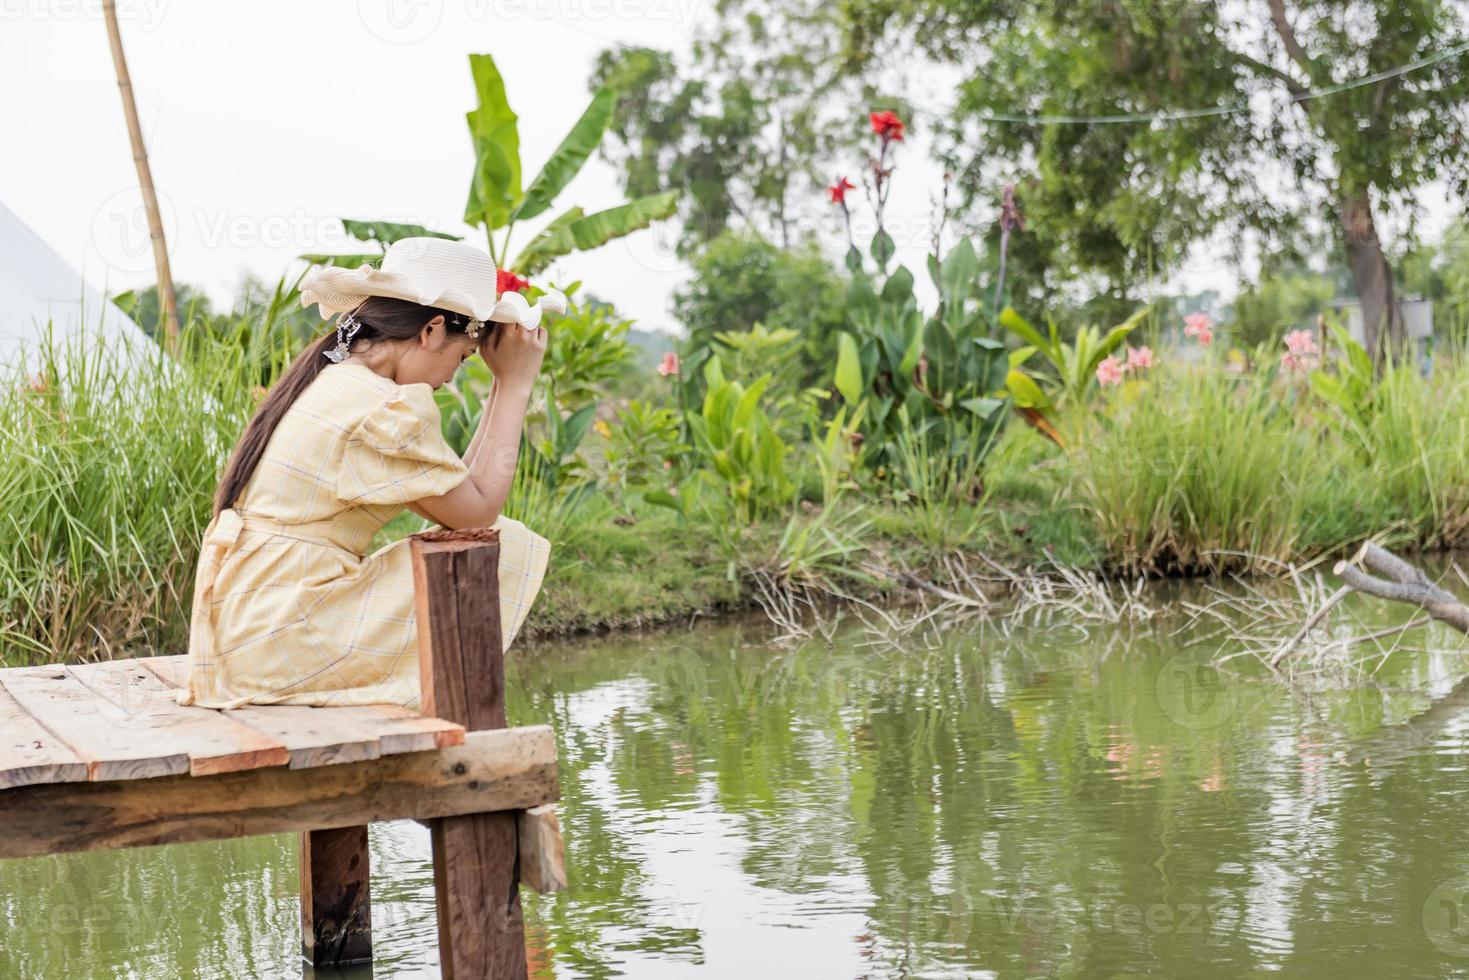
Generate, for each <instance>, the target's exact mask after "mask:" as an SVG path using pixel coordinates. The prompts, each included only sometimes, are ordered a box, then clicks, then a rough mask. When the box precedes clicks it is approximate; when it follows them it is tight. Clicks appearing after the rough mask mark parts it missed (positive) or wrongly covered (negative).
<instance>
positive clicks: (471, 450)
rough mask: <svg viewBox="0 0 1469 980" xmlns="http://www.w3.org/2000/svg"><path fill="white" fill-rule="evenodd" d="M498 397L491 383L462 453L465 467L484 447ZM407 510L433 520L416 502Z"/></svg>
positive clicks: (472, 461) (495, 388) (494, 384)
mask: <svg viewBox="0 0 1469 980" xmlns="http://www.w3.org/2000/svg"><path fill="white" fill-rule="evenodd" d="M499 395H500V385H499V383H498V382H496V383H492V384H491V385H490V400H489V401H488V402H486V403H485V404H484V406H483V407H482V408H481V409H480V413H479V424H478V425H476V426H475V427H474V435H473V436H471V437H470V439H469V447H468V448H467V449H466V450H465V451H464V463H465V465H466V466H471V467H472V466H473V465H474V461H475V459H477V458H478V457H479V450H480V446H482V445H484V441H485V433H486V432H489V431H490V415H491V414H493V413H494V411H495V399H496V398H498V397H499ZM408 509H409V510H411V511H413V513H415V514H417V515H418V516H419V517H422V518H423V519H424V520H428V521H432V520H433V518H432V517H430V516H429V515H428V512H427V511H425V510H424V509H423V507H422V506H421V505H420V504H419V503H418V501H416V500H415V501H413V502H412V503H410V504H408Z"/></svg>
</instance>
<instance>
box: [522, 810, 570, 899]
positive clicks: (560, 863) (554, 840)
mask: <svg viewBox="0 0 1469 980" xmlns="http://www.w3.org/2000/svg"><path fill="white" fill-rule="evenodd" d="M517 817H518V819H519V825H518V827H517V832H518V834H519V837H520V880H521V881H522V882H524V883H525V884H526V886H528V887H530V888H534V889H535V890H536V891H538V892H540V893H541V894H542V895H549V894H550V893H551V892H559V891H561V890H562V889H563V888H565V887H566V850H565V846H564V845H563V844H562V841H561V822H560V821H559V820H557V819H556V806H555V804H552V803H546V804H544V805H542V806H537V807H531V808H530V809H529V810H522V811H520V813H519V814H518V815H517Z"/></svg>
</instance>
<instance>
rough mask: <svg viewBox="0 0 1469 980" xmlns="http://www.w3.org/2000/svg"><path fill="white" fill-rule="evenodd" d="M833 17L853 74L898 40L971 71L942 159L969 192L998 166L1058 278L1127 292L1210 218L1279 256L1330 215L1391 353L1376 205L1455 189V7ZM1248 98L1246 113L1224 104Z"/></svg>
mask: <svg viewBox="0 0 1469 980" xmlns="http://www.w3.org/2000/svg"><path fill="white" fill-rule="evenodd" d="M844 11H845V16H846V18H847V24H846V37H847V42H848V61H847V64H848V68H849V70H859V69H860V70H869V69H870V68H871V67H872V66H873V64H874V63H875V62H880V61H882V60H883V57H884V53H885V52H886V51H887V50H888V47H889V45H890V44H891V43H892V39H893V38H894V37H896V36H898V35H903V34H911V35H912V36H915V37H918V38H919V43H920V44H921V45H922V47H923V49H924V50H925V52H926V53H927V54H929V55H932V56H935V57H938V58H941V59H943V60H946V61H949V62H952V63H954V64H956V65H960V66H963V67H964V68H965V69H966V70H967V72H968V77H967V78H966V79H965V80H964V81H963V82H961V84H960V85H959V89H958V102H957V105H956V106H954V107H953V109H952V111H945V112H943V113H941V114H940V118H939V123H940V128H941V130H942V132H943V133H944V138H943V142H944V144H945V150H944V155H945V157H946V160H947V162H948V163H949V164H950V166H951V167H953V169H954V170H955V171H956V173H957V175H958V179H959V186H960V188H961V191H962V192H963V195H964V198H965V201H966V203H968V202H972V201H974V200H976V199H980V198H988V197H990V196H992V195H993V188H994V187H995V186H996V185H997V178H1002V177H1004V176H1010V177H1012V178H1013V176H1014V175H1016V174H1029V175H1030V177H1029V179H1028V180H1027V181H1026V182H1025V183H1024V185H1023V198H1024V205H1025V213H1026V219H1027V222H1028V225H1029V227H1030V230H1031V231H1032V233H1033V234H1034V236H1035V237H1036V238H1038V239H1040V240H1042V241H1052V242H1055V248H1054V251H1053V253H1052V255H1051V256H1050V259H1051V263H1052V265H1053V274H1054V275H1056V276H1061V277H1072V276H1076V275H1079V274H1085V273H1088V272H1100V273H1102V274H1103V275H1105V276H1106V277H1108V278H1109V279H1111V280H1113V281H1114V282H1116V283H1126V282H1128V281H1134V282H1135V281H1136V280H1137V279H1138V278H1139V277H1140V276H1141V275H1142V274H1144V273H1145V272H1146V271H1150V270H1151V268H1152V267H1154V266H1156V267H1158V268H1165V269H1166V268H1167V267H1169V266H1172V265H1174V264H1176V263H1177V261H1178V260H1179V259H1180V258H1181V257H1182V255H1183V254H1184V252H1185V250H1186V249H1187V248H1188V247H1189V246H1190V245H1191V244H1193V243H1195V242H1198V241H1201V240H1203V239H1204V238H1206V237H1207V236H1208V235H1210V234H1211V233H1213V232H1215V231H1218V230H1227V231H1229V232H1231V233H1232V234H1233V237H1234V240H1235V242H1236V244H1238V243H1239V242H1241V241H1242V238H1243V233H1244V232H1245V231H1247V230H1253V231H1256V232H1260V233H1262V236H1263V240H1264V241H1265V242H1266V244H1267V245H1268V246H1270V247H1272V248H1274V247H1277V246H1279V245H1282V244H1284V245H1285V246H1287V247H1288V246H1289V245H1290V243H1291V242H1292V241H1294V240H1296V238H1297V235H1298V233H1299V232H1300V231H1301V230H1302V229H1303V228H1308V227H1310V226H1312V225H1318V226H1319V225H1320V224H1323V223H1325V224H1329V225H1330V226H1331V227H1332V228H1333V229H1334V233H1335V235H1336V237H1337V241H1338V242H1339V245H1340V249H1341V254H1342V258H1343V261H1344V264H1345V265H1346V266H1347V267H1348V268H1349V269H1350V271H1351V274H1352V280H1353V283H1354V286H1355V289H1356V291H1357V294H1358V295H1359V296H1360V298H1361V300H1362V304H1363V310H1364V313H1365V318H1366V321H1367V325H1368V329H1369V331H1370V332H1369V346H1375V344H1376V341H1377V339H1378V335H1379V328H1380V327H1385V330H1382V331H1381V333H1382V334H1383V335H1384V336H1385V337H1386V339H1387V340H1388V341H1389V342H1390V343H1391V344H1394V345H1397V344H1400V343H1401V341H1402V324H1401V321H1400V318H1399V316H1398V313H1397V309H1396V305H1395V303H1394V288H1393V277H1392V274H1391V268H1390V264H1389V260H1388V256H1387V254H1386V253H1385V251H1384V249H1383V246H1382V243H1381V241H1380V238H1379V233H1378V228H1379V216H1380V214H1381V212H1382V211H1383V209H1389V210H1391V209H1394V208H1401V207H1405V206H1406V207H1412V206H1414V205H1413V202H1414V197H1413V195H1414V192H1415V191H1417V190H1418V189H1419V188H1421V187H1423V186H1424V185H1426V184H1428V183H1430V182H1433V181H1437V180H1444V181H1447V182H1448V183H1449V184H1450V186H1451V187H1452V188H1453V190H1454V191H1455V192H1457V193H1459V194H1460V195H1462V194H1463V193H1464V192H1465V190H1466V186H1469V147H1466V145H1465V141H1464V139H1463V127H1464V117H1465V113H1464V108H1465V98H1466V95H1469V72H1466V70H1465V64H1464V60H1463V58H1462V57H1460V56H1459V55H1461V54H1462V51H1461V50H1460V47H1459V46H1460V45H1462V44H1463V43H1464V42H1465V38H1466V33H1465V7H1464V4H1462V3H1444V2H1442V0H1260V2H1259V3H1254V4H1249V5H1240V4H1219V3H1213V2H1207V0H1099V2H1095V3H1086V4H1077V3H1072V2H1069V0H1042V2H1037V3H1033V4H1014V3H1008V2H1004V0H978V2H976V0H873V2H871V3H867V4H862V5H855V4H848V5H845V7H844ZM920 28H921V30H920ZM1419 62H1423V63H1422V64H1421V65H1419V66H1418V67H1417V68H1416V69H1415V70H1412V71H1407V72H1401V73H1393V74H1391V75H1390V76H1389V77H1384V78H1381V79H1378V80H1375V81H1369V82H1368V83H1366V84H1361V85H1357V84H1354V82H1355V80H1358V79H1370V76H1373V75H1375V74H1377V73H1386V72H1392V71H1393V70H1395V69H1399V68H1401V67H1403V66H1410V65H1415V64H1417V63H1419ZM1246 102H1248V103H1249V104H1250V105H1251V106H1252V107H1253V111H1248V112H1242V111H1235V108H1236V107H1239V106H1240V105H1242V104H1244V103H1246ZM1193 109H1204V110H1205V111H1203V112H1198V113H1192V112H1188V111H1186V110H1193ZM1169 113H1173V115H1168V114H1169ZM1134 114H1137V115H1141V116H1143V117H1144V118H1142V119H1135V118H1134ZM1155 114H1164V115H1163V116H1162V117H1161V118H1154V116H1155ZM1036 116H1046V117H1054V116H1065V117H1095V116H1111V117H1114V119H1113V120H1111V121H1106V120H1093V121H1084V122H1076V123H1071V124H1060V123H1056V122H1050V121H1041V120H1037V119H1036V118H1035V117H1036ZM1118 116H1121V117H1122V118H1121V119H1116V118H1115V117H1118ZM1002 172H1003V173H1002ZM1281 186H1286V187H1288V188H1289V191H1288V193H1284V194H1282V193H1280V191H1279V188H1280V187H1281Z"/></svg>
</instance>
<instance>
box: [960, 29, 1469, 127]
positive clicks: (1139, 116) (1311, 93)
mask: <svg viewBox="0 0 1469 980" xmlns="http://www.w3.org/2000/svg"><path fill="white" fill-rule="evenodd" d="M1466 51H1469V41H1466V42H1464V43H1462V44H1457V45H1455V46H1454V47H1452V48H1449V49H1447V50H1445V51H1440V52H1439V53H1437V54H1432V55H1427V56H1425V57H1422V58H1419V59H1418V60H1417V61H1410V62H1408V63H1407V64H1405V65H1399V66H1397V67H1396V68H1389V69H1387V70H1386V71H1380V72H1376V73H1374V74H1371V75H1364V76H1362V77H1361V78H1354V79H1352V80H1350V81H1346V82H1339V83H1337V84H1335V85H1327V86H1324V87H1323V88H1318V89H1310V90H1308V91H1305V92H1300V93H1297V94H1294V95H1292V96H1291V97H1290V100H1291V101H1292V102H1305V101H1306V100H1308V99H1318V98H1321V97H1322V96H1327V95H1336V94H1337V93H1339V92H1346V91H1349V90H1351V89H1356V88H1363V87H1365V86H1367V85H1376V84H1377V83H1378V82H1384V81H1387V80H1388V79H1389V78H1396V77H1398V76H1399V75H1406V74H1408V73H1409V72H1414V71H1418V70H1419V69H1420V68H1427V67H1429V66H1430V65H1436V64H1438V63H1439V62H1441V61H1447V60H1448V59H1450V58H1454V57H1457V56H1459V55H1461V54H1463V53H1464V52H1466ZM1249 111H1250V103H1249V101H1248V100H1246V101H1243V102H1236V103H1233V104H1230V105H1220V106H1206V107H1203V108H1199V109H1167V110H1163V111H1161V112H1119V113H1111V114H1102V115H1095V116H1075V115H1045V114H1040V113H1032V114H1027V113H1007V112H994V113H981V114H976V115H974V116H972V117H971V118H974V119H977V120H979V121H981V122H995V123H1024V124H1027V125H1033V126H1080V125H1086V126H1092V125H1117V124H1127V123H1143V122H1148V123H1151V122H1178V121H1181V120H1185V119H1204V118H1207V117H1209V116H1228V115H1233V114H1235V113H1239V112H1249Z"/></svg>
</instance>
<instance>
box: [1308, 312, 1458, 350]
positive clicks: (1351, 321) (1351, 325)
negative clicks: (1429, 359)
mask: <svg viewBox="0 0 1469 980" xmlns="http://www.w3.org/2000/svg"><path fill="white" fill-rule="evenodd" d="M1331 306H1332V308H1333V309H1335V310H1336V311H1337V312H1338V313H1340V314H1341V317H1342V322H1343V323H1344V324H1345V325H1346V328H1347V332H1348V333H1350V334H1351V335H1352V339H1353V340H1355V341H1356V342H1357V343H1359V344H1361V345H1363V346H1364V347H1365V346H1366V344H1367V334H1366V332H1365V331H1364V330H1363V328H1362V302H1361V300H1355V299H1338V300H1333V301H1332V304H1331ZM1398 312H1399V313H1400V314H1401V315H1402V318H1403V332H1404V333H1405V334H1406V335H1407V339H1408V342H1409V343H1410V344H1411V345H1412V346H1413V348H1414V353H1415V354H1419V355H1421V354H1424V353H1426V352H1427V348H1428V347H1430V346H1431V344H1432V340H1433V300H1431V299H1416V298H1415V299H1407V298H1404V299H1399V300H1398Z"/></svg>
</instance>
